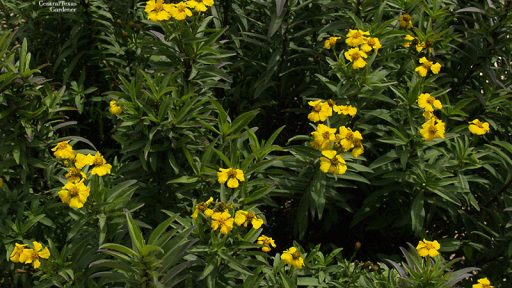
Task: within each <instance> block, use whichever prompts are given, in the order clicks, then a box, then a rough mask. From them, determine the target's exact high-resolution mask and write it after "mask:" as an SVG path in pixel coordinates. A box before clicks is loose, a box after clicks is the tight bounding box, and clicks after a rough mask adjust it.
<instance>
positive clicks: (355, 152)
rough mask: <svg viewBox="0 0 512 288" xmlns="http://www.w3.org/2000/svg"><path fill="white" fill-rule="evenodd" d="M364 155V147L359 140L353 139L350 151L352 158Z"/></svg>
mask: <svg viewBox="0 0 512 288" xmlns="http://www.w3.org/2000/svg"><path fill="white" fill-rule="evenodd" d="M363 153H364V146H363V143H362V142H361V140H358V139H354V149H352V156H354V157H356V158H357V157H359V156H361V154H363Z"/></svg>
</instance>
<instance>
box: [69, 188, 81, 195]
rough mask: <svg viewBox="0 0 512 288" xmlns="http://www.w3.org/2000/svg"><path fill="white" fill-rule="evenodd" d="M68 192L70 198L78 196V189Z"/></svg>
mask: <svg viewBox="0 0 512 288" xmlns="http://www.w3.org/2000/svg"><path fill="white" fill-rule="evenodd" d="M68 191H69V195H71V196H72V197H75V196H78V194H79V191H78V188H76V187H72V188H71V189H69V190H68Z"/></svg>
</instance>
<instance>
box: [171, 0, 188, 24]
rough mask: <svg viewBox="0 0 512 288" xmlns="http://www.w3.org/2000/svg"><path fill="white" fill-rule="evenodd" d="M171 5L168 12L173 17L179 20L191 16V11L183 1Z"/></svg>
mask: <svg viewBox="0 0 512 288" xmlns="http://www.w3.org/2000/svg"><path fill="white" fill-rule="evenodd" d="M171 5H172V6H171V7H170V8H169V13H170V14H171V16H172V17H173V18H174V19H176V20H178V21H181V20H185V19H187V17H190V16H192V11H190V9H188V7H187V4H185V2H179V3H176V4H171Z"/></svg>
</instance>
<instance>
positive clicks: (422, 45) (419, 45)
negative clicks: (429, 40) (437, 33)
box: [416, 42, 427, 53]
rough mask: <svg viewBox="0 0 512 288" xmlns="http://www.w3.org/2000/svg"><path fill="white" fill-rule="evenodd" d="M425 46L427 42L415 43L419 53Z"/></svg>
mask: <svg viewBox="0 0 512 288" xmlns="http://www.w3.org/2000/svg"><path fill="white" fill-rule="evenodd" d="M426 47H427V44H426V43H425V42H419V43H418V44H416V51H417V52H418V53H420V52H421V51H422V50H423V49H424V48H426Z"/></svg>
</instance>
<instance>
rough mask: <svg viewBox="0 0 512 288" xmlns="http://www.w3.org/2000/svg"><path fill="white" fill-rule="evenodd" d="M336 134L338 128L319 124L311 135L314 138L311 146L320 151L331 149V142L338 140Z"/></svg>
mask: <svg viewBox="0 0 512 288" xmlns="http://www.w3.org/2000/svg"><path fill="white" fill-rule="evenodd" d="M334 133H336V128H329V126H326V125H324V124H318V126H317V127H316V130H315V131H313V132H311V135H312V136H313V141H312V142H311V146H313V148H315V149H318V150H324V149H327V148H329V147H330V146H331V141H334V140H335V139H336V136H335V135H334Z"/></svg>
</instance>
